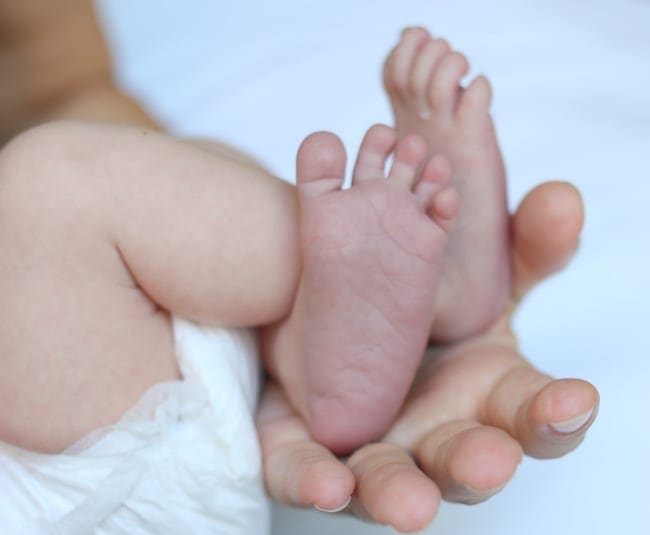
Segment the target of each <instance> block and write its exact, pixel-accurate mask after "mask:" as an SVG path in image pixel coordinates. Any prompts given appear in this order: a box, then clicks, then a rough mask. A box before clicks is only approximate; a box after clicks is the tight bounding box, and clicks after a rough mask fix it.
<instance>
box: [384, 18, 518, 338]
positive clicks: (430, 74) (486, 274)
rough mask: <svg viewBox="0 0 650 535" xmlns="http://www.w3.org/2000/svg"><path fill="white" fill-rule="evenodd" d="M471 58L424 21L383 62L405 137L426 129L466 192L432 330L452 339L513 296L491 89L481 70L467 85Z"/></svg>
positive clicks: (431, 147)
mask: <svg viewBox="0 0 650 535" xmlns="http://www.w3.org/2000/svg"><path fill="white" fill-rule="evenodd" d="M467 70H468V64H467V60H466V59H465V58H464V57H463V56H462V55H461V54H459V53H458V52H452V51H451V50H450V48H449V45H448V44H447V43H446V42H445V41H444V40H442V39H432V38H431V36H430V35H429V34H428V33H427V31H426V30H424V29H422V28H410V29H407V30H406V31H405V32H404V33H403V34H402V38H401V40H400V42H399V43H398V45H397V46H396V47H395V48H394V49H393V51H392V52H391V54H390V55H389V56H388V59H387V60H386V64H385V66H384V84H385V86H386V90H387V92H388V95H389V96H390V100H391V104H392V106H393V111H394V113H395V121H396V128H397V133H398V136H399V138H400V139H402V138H404V137H406V136H409V135H412V134H414V133H416V134H419V135H420V136H422V137H423V138H424V139H425V140H426V142H427V147H428V155H429V156H432V155H435V154H442V155H444V156H445V157H446V158H447V159H448V160H449V162H450V163H451V168H452V170H453V173H452V179H451V184H452V186H453V187H454V188H455V189H456V190H457V191H458V193H459V195H460V213H459V216H458V220H457V221H456V223H455V224H454V228H453V230H452V231H451V233H450V236H449V245H448V246H447V249H446V252H445V254H444V261H443V269H442V274H441V280H440V285H439V291H438V295H437V296H436V311H437V313H436V319H435V322H434V324H433V329H432V337H433V338H434V339H436V340H445V341H447V340H453V339H458V338H462V337H464V336H468V335H471V334H475V333H477V332H480V331H481V330H482V329H484V328H486V327H487V326H489V325H491V324H492V322H493V321H494V320H495V319H496V318H497V317H498V315H499V313H500V312H501V311H502V310H503V307H504V306H505V304H506V300H507V297H508V284H509V276H510V275H509V256H508V212H507V204H506V192H505V171H504V167H503V162H502V159H501V153H500V151H499V145H498V143H497V138H496V134H495V131H494V125H493V123H492V119H491V117H490V114H489V107H490V100H491V90H490V86H489V83H488V81H487V80H486V79H485V78H484V77H482V76H479V77H477V78H475V79H474V80H473V81H472V82H471V83H470V84H469V85H468V86H467V88H466V89H463V88H461V86H460V81H461V78H462V77H463V76H464V75H465V74H466V73H467Z"/></svg>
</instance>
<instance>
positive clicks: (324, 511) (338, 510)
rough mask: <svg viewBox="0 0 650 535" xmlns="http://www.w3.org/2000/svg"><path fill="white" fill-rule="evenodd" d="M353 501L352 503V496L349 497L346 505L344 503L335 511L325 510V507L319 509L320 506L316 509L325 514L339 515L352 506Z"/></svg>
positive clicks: (316, 506)
mask: <svg viewBox="0 0 650 535" xmlns="http://www.w3.org/2000/svg"><path fill="white" fill-rule="evenodd" d="M351 501H352V496H348V499H347V500H345V503H343V504H342V505H340V506H339V507H335V508H334V509H325V508H324V507H319V506H318V505H314V507H315V508H316V509H318V510H319V511H321V512H323V513H339V512H341V511H343V509H345V508H346V507H347V506H348V505H350V502H351Z"/></svg>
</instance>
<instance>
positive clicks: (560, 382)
mask: <svg viewBox="0 0 650 535" xmlns="http://www.w3.org/2000/svg"><path fill="white" fill-rule="evenodd" d="M599 403H600V396H599V394H598V390H596V388H595V387H594V386H593V385H592V384H591V383H588V382H587V381H583V380H582V379H557V380H555V381H552V382H551V383H549V384H547V385H546V386H545V387H544V388H542V389H541V390H540V391H539V393H538V394H537V396H536V397H535V399H534V400H533V402H532V404H531V408H530V416H531V418H532V420H533V421H534V422H535V423H536V424H537V427H538V428H541V430H542V432H543V433H544V434H545V435H546V436H547V437H548V435H549V433H550V434H551V435H557V438H558V439H559V440H565V439H567V438H572V437H574V436H575V435H580V434H584V433H585V432H586V431H587V429H588V428H589V427H590V426H591V424H592V423H593V421H594V420H595V417H596V414H597V412H598V406H599Z"/></svg>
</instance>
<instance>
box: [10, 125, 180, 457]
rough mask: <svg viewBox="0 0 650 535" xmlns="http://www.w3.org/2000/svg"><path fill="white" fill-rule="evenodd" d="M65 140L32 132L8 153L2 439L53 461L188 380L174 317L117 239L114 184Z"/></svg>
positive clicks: (60, 135)
mask: <svg viewBox="0 0 650 535" xmlns="http://www.w3.org/2000/svg"><path fill="white" fill-rule="evenodd" d="M48 136H49V137H48ZM48 141H51V143H49V142H48ZM66 141H67V140H66V139H65V131H62V132H60V131H57V130H56V128H54V129H52V130H51V131H50V133H49V134H48V133H47V132H46V134H45V135H44V134H43V132H38V133H36V134H34V133H33V132H28V133H27V134H24V135H23V136H21V137H20V138H18V139H17V140H15V141H14V142H12V143H10V144H9V145H8V146H6V147H5V148H3V149H2V151H1V152H0V369H1V370H2V372H1V373H0V440H2V441H5V442H9V443H12V444H15V445H17V446H20V447H23V448H26V449H33V450H38V451H48V452H56V451H60V450H62V449H64V448H65V447H67V446H69V445H70V444H72V443H74V442H75V441H76V440H78V439H79V438H81V437H82V436H83V435H85V434H87V433H88V432H90V431H92V430H93V429H96V428H97V427H101V426H104V425H108V424H111V423H113V422H115V421H117V420H118V419H119V418H120V416H121V415H122V414H123V413H124V412H125V411H126V410H127V409H128V408H129V407H131V406H132V405H133V404H134V403H135V402H136V401H137V400H138V399H139V398H140V397H141V395H142V394H143V393H144V392H145V391H146V390H147V389H148V388H149V387H150V386H152V385H153V384H155V383H158V382H161V381H165V380H173V379H176V378H178V375H179V372H178V369H177V364H176V359H175V357H174V342H173V336H172V330H171V322H170V319H169V316H168V314H167V313H166V312H165V311H163V310H161V309H160V308H159V307H157V306H156V305H155V304H154V303H152V302H151V301H150V300H149V299H148V298H147V296H146V295H145V294H144V292H143V291H142V290H141V289H140V288H139V287H138V285H137V284H136V283H135V282H134V280H133V278H132V277H131V275H130V273H129V269H128V266H126V265H125V263H124V261H123V258H122V255H121V254H120V251H119V248H118V247H117V246H116V244H115V241H114V239H113V236H112V234H111V230H112V229H111V223H110V221H112V220H113V219H112V218H111V217H110V214H111V210H112V206H113V204H112V203H114V200H112V199H111V196H110V187H108V188H107V187H106V184H100V183H99V182H98V181H96V180H94V177H93V165H92V163H93V162H92V158H88V155H87V154H82V153H79V152H77V151H76V150H75V146H74V144H68V143H67V142H66ZM97 149H98V150H101V147H98V148H97Z"/></svg>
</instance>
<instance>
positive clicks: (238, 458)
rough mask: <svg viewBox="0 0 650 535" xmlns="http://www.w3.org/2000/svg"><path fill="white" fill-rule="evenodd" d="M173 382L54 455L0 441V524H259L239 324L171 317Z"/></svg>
mask: <svg viewBox="0 0 650 535" xmlns="http://www.w3.org/2000/svg"><path fill="white" fill-rule="evenodd" d="M174 333H175V337H176V344H177V355H178V360H179V363H180V368H181V371H182V373H183V377H184V380H183V381H173V382H168V383H162V384H159V385H156V386H154V387H153V388H151V389H150V390H149V391H148V392H147V393H146V394H145V395H144V396H143V398H142V399H141V400H140V401H139V402H138V404H137V405H136V406H135V407H133V408H132V409H131V410H130V411H129V412H128V413H127V414H126V415H125V416H124V417H123V418H122V419H121V420H120V421H119V422H118V423H116V424H115V425H112V426H110V427H107V428H103V429H100V430H97V431H95V432H93V433H92V434H90V435H89V436H87V437H85V438H84V439H82V440H81V441H80V442H78V443H77V444H75V445H74V446H72V447H71V448H69V449H67V450H66V451H65V452H64V453H62V454H60V455H44V454H37V453H33V452H28V451H24V450H20V449H17V448H15V447H13V446H9V445H7V444H4V443H2V442H0V533H1V534H2V535H13V534H17V535H19V534H20V535H22V534H30V535H31V534H41V533H42V534H48V535H49V534H57V535H58V534H65V535H68V534H74V535H77V534H78V535H88V534H92V533H100V534H111V535H113V534H124V535H127V534H128V535H136V534H144V533H146V534H156V535H162V534H170V535H171V534H174V535H178V534H203V533H206V534H207V533H210V534H228V535H230V534H238V535H239V534H247V535H248V534H254V535H263V534H265V533H267V532H268V529H269V514H268V505H267V500H266V497H265V494H264V488H263V484H262V473H261V472H262V471H261V461H260V451H259V446H258V442H257V435H256V433H255V427H254V421H253V418H254V411H255V405H256V401H257V392H258V387H259V367H258V362H257V348H256V344H255V341H254V339H253V337H252V335H251V334H250V333H249V332H248V331H246V330H243V329H216V328H207V327H201V326H198V325H196V324H193V323H190V322H187V321H183V320H178V319H177V320H175V321H174Z"/></svg>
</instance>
